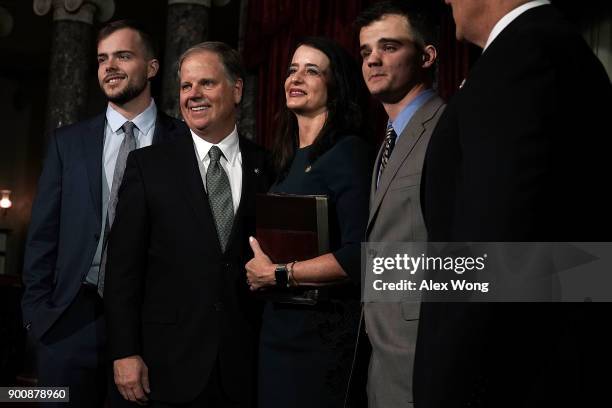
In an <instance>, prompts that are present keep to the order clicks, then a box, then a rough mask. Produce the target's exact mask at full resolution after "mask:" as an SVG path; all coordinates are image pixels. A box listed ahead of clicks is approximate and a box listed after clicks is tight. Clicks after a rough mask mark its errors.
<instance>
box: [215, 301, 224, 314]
mask: <svg viewBox="0 0 612 408" xmlns="http://www.w3.org/2000/svg"><path fill="white" fill-rule="evenodd" d="M213 307H214V308H215V311H217V312H222V311H223V302H217V303H215V304H214V305H213Z"/></svg>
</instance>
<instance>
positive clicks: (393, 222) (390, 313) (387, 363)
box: [364, 96, 445, 408]
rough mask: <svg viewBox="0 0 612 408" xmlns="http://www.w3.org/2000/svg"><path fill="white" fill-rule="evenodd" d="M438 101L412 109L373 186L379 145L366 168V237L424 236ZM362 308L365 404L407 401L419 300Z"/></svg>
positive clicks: (381, 406)
mask: <svg viewBox="0 0 612 408" xmlns="http://www.w3.org/2000/svg"><path fill="white" fill-rule="evenodd" d="M444 106H445V105H444V102H443V101H442V99H440V98H439V97H438V96H433V97H431V98H430V99H429V100H428V101H427V102H425V104H424V105H423V106H421V108H420V109H419V110H417V111H416V112H415V114H414V116H413V117H412V119H411V120H410V122H409V123H408V125H407V126H406V128H405V129H404V131H403V132H402V134H401V135H400V137H399V138H398V140H397V144H396V146H395V148H394V150H393V154H392V155H391V157H390V159H389V163H388V164H387V168H386V169H385V171H384V173H383V174H382V176H381V178H380V181H379V185H378V188H376V181H377V178H378V167H379V166H378V165H379V163H380V156H381V155H382V146H381V149H380V150H379V152H378V156H377V159H376V166H374V171H373V174H372V187H371V195H370V216H369V219H368V226H367V230H366V240H367V241H369V242H407V241H421V242H423V241H426V240H427V230H426V229H425V222H424V220H423V213H422V211H421V199H420V183H421V173H422V170H423V160H424V157H425V151H426V150H427V144H428V143H429V138H430V137H431V134H432V132H433V129H434V127H435V126H436V123H437V122H438V119H439V118H440V115H441V114H442V111H443V110H444ZM364 313H365V321H366V330H367V332H368V337H369V339H370V342H371V344H372V357H371V359H370V368H369V372H368V400H369V403H368V405H369V407H370V408H387V407H398V408H399V407H405V406H411V405H412V402H413V397H412V372H413V365H414V352H415V345H416V338H417V328H418V317H419V304H418V303H415V302H401V303H366V304H365V305H364Z"/></svg>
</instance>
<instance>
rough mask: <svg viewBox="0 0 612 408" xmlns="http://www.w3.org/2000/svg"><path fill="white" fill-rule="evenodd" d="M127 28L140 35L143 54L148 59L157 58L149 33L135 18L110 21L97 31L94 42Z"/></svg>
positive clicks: (155, 48)
mask: <svg viewBox="0 0 612 408" xmlns="http://www.w3.org/2000/svg"><path fill="white" fill-rule="evenodd" d="M124 28H129V29H130V30H134V31H136V32H137V33H138V34H139V35H140V40H141V41H142V45H143V47H144V51H145V55H146V56H147V57H149V58H150V59H153V58H157V47H156V45H155V42H154V41H153V38H152V37H151V35H150V34H149V33H148V32H147V31H146V30H145V28H144V27H143V25H142V24H140V23H139V22H137V21H135V20H116V21H111V22H110V23H108V24H106V25H105V26H104V27H102V28H101V29H100V31H98V37H97V40H96V44H100V41H102V40H104V39H105V38H107V37H108V36H110V35H111V34H112V33H114V32H115V31H119V30H122V29H124Z"/></svg>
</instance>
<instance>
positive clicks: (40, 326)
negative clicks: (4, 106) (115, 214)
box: [22, 111, 185, 339]
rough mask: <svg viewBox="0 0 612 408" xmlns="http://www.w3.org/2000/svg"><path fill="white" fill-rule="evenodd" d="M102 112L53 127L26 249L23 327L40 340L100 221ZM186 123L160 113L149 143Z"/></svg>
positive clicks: (76, 282)
mask: <svg viewBox="0 0 612 408" xmlns="http://www.w3.org/2000/svg"><path fill="white" fill-rule="evenodd" d="M105 122H106V118H105V115H104V114H101V115H98V116H96V117H94V118H92V119H89V120H87V121H83V122H79V123H76V124H73V125H69V126H65V127H62V128H59V129H56V130H54V131H53V132H52V133H51V135H50V138H49V147H48V151H47V156H46V159H45V163H44V167H43V171H42V174H41V176H40V180H39V183H38V192H37V194H36V198H35V199H34V205H33V207H32V218H31V220H30V228H29V231H28V238H27V242H26V247H25V258H24V268H23V281H24V285H25V291H24V295H23V300H22V309H23V319H24V326H25V327H26V328H28V329H30V330H31V333H32V334H33V335H34V337H35V338H38V339H39V338H41V337H42V336H43V335H44V334H45V333H46V332H47V330H48V329H49V328H50V327H51V326H52V325H53V324H54V323H55V322H56V321H57V319H58V318H59V317H60V316H61V315H62V313H64V311H65V310H66V308H67V307H68V306H69V305H70V303H71V302H72V301H73V300H74V298H75V297H76V295H77V293H78V291H79V288H80V285H81V282H82V281H83V280H84V279H85V275H86V274H87V272H88V271H89V268H90V266H91V261H92V259H93V256H94V253H95V251H96V247H97V245H98V239H100V228H101V225H102V219H101V215H102V152H103V149H104V125H105ZM184 129H185V125H184V124H183V123H182V122H180V121H178V120H176V119H172V118H170V117H169V116H167V115H165V114H164V113H162V112H159V111H158V115H157V121H156V124H155V133H154V135H153V143H159V142H163V141H166V140H168V139H172V138H173V137H174V135H175V134H177V133H179V132H182V131H184Z"/></svg>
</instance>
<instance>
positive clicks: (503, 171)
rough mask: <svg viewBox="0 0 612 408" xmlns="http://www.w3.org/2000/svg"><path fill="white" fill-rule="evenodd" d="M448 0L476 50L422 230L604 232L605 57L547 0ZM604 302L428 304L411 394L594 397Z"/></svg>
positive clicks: (428, 170) (550, 234)
mask: <svg viewBox="0 0 612 408" xmlns="http://www.w3.org/2000/svg"><path fill="white" fill-rule="evenodd" d="M446 2H447V3H449V4H450V5H451V6H452V11H453V17H454V20H455V23H456V26H457V31H456V34H457V38H459V39H464V40H467V41H469V42H471V43H473V44H476V45H478V46H479V47H482V48H483V49H484V51H483V53H482V55H481V56H480V58H479V59H478V61H477V62H476V64H475V65H474V67H473V68H472V69H471V71H470V73H469V74H468V76H467V79H466V81H465V83H464V85H463V87H462V88H461V89H460V90H459V91H458V92H457V94H456V95H455V97H454V98H453V99H452V100H451V102H450V103H449V105H448V107H447V109H446V111H445V112H444V114H443V115H442V118H441V119H440V122H439V123H438V126H437V128H436V130H435V131H434V134H433V135H432V138H431V142H430V144H429V149H428V152H427V156H426V160H425V183H424V189H423V196H424V214H425V220H426V225H427V229H428V233H429V240H430V241H434V242H451V241H452V242H478V241H484V242H513V241H516V242H521V241H524V242H537V241H544V242H550V241H562V242H563V241H572V242H579V241H581V242H590V241H610V234H611V231H612V228H611V226H610V220H611V217H610V213H609V208H610V200H609V198H607V193H605V189H604V188H603V186H604V185H606V184H608V183H609V180H608V179H609V176H608V175H609V173H610V171H609V169H608V164H607V163H608V162H609V158H607V157H606V156H609V152H610V151H611V147H612V143H611V142H612V140H611V139H610V137H609V134H610V129H609V127H607V126H606V125H607V123H609V115H610V112H609V110H610V100H612V87H611V86H610V80H609V78H608V77H607V75H606V72H605V70H604V69H603V67H602V65H601V63H600V62H599V61H598V60H597V58H596V57H595V55H594V54H593V52H592V51H591V50H590V49H589V48H588V46H587V44H586V43H585V42H584V40H583V39H582V38H581V36H580V35H579V34H578V33H577V32H576V31H575V29H574V28H573V27H572V26H571V25H570V24H569V23H568V22H566V21H565V20H564V19H563V18H562V16H561V15H560V14H559V13H558V12H557V10H555V9H554V8H553V7H552V6H551V5H550V4H549V2H548V1H545V0H536V1H526V0H447V1H446ZM586 278H588V277H585V279H586ZM602 306H603V305H597V304H583V305H567V304H563V305H562V304H529V303H522V304H503V303H502V304H459V303H457V304H440V303H429V304H424V306H423V308H422V309H421V324H420V326H419V342H418V344H417V360H416V374H415V378H416V380H417V381H418V383H417V384H415V389H416V397H417V402H418V403H420V404H423V406H427V407H446V406H468V405H469V406H487V407H488V406H495V407H506V406H507V407H517V406H521V407H543V406H567V405H571V406H590V405H589V404H588V403H587V401H588V400H589V398H591V397H592V395H593V394H591V393H590V391H587V388H586V387H587V386H588V387H592V385H593V384H594V383H592V382H591V381H590V379H591V378H590V377H589V376H594V373H595V372H596V371H595V370H593V369H592V367H590V365H591V364H592V363H593V362H594V361H596V360H597V359H599V358H603V357H604V355H606V354H607V355H609V353H608V352H604V351H605V350H607V349H608V347H605V348H598V347H597V346H596V342H598V341H599V340H600V339H602V338H603V337H602V335H603V334H604V331H603V330H602V329H599V327H600V326H601V325H602V322H603V321H604V320H605V319H606V318H605V317H603V316H599V317H597V316H598V315H599V314H600V312H602ZM598 320H599V321H598ZM596 353H601V354H599V355H598V356H595V354H596ZM592 389H594V388H591V390H592Z"/></svg>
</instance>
